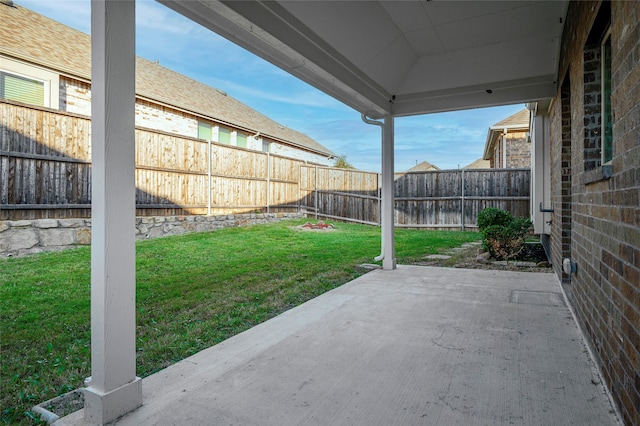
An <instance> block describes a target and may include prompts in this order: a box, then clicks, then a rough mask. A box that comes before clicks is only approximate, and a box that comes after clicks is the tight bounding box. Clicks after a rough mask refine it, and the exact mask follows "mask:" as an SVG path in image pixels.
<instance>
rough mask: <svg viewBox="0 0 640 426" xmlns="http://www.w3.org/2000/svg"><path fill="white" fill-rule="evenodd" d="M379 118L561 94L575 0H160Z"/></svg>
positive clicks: (520, 100) (319, 87) (345, 101)
mask: <svg viewBox="0 0 640 426" xmlns="http://www.w3.org/2000/svg"><path fill="white" fill-rule="evenodd" d="M159 1H160V2H161V3H163V4H166V5H167V6H169V7H171V8H172V9H174V10H176V11H178V12H179V13H182V14H183V15H185V16H186V17H188V18H190V19H192V20H194V21H196V22H199V23H200V24H202V25H204V26H205V27H207V28H209V29H211V30H213V31H215V32H217V33H219V34H220V35H222V36H224V37H226V38H228V39H230V40H231V41H233V42H235V43H237V44H239V45H240V46H242V47H244V48H246V49H248V50H249V51H251V52H253V53H254V54H256V55H258V56H261V57H262V58H264V59H266V60H268V61H270V62H272V63H274V64H275V65H277V66H279V67H281V68H283V69H284V70H286V71H288V72H289V73H291V74H293V75H295V76H297V77H299V78H301V79H302V80H304V81H306V82H308V83H310V84H311V85H313V86H315V87H317V88H318V89H320V90H322V91H324V92H326V93H328V94H329V95H331V96H333V97H335V98H337V99H338V100H340V101H342V102H344V103H346V104H347V105H349V106H351V107H353V108H355V109H356V110H358V111H360V112H362V113H366V114H368V115H370V116H372V117H380V116H382V115H384V114H388V113H390V114H394V115H415V114H422V113H428V112H438V111H447V110H455V109H464V108H475V107H483V106H492V105H500V104H507V103H524V102H529V101H535V100H538V99H542V98H548V97H552V96H554V95H555V92H556V73H557V67H558V60H559V50H560V40H561V36H562V29H563V26H564V18H565V15H566V10H567V6H568V0H555V1H522V0H502V1H451V0H432V1H427V0H414V1H377V0H376V1H373V0H371V1H367V0H356V1H344V0H337V1H318V0H295V1H259V0H247V1H238V0H199V1H186V2H183V1H179V0H159Z"/></svg>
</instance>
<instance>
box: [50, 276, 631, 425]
mask: <svg viewBox="0 0 640 426" xmlns="http://www.w3.org/2000/svg"><path fill="white" fill-rule="evenodd" d="M142 389H143V405H142V406H141V407H140V408H138V409H137V410H136V411H133V412H131V413H129V414H127V415H125V416H124V417H122V418H121V419H119V420H117V421H116V422H115V424H117V425H141V424H149V425H151V424H153V425H184V424H220V425H222V424H224V425H301V424H306V425H350V424H353V425H365V424H366V425H393V424H398V425H400V424H403V425H417V424H424V425H473V424H477V425H509V424H521V425H545V424H547V425H550V424H553V425H570V424H575V425H598V426H604V425H616V424H619V423H618V422H617V419H616V416H615V414H614V412H615V411H614V409H613V406H612V405H611V404H610V401H609V399H608V397H607V393H606V391H605V388H604V385H603V384H601V382H600V378H599V376H598V374H597V371H596V370H595V369H594V366H593V364H592V361H591V358H590V357H589V354H588V352H587V349H586V345H585V343H584V341H583V339H582V337H581V334H580V332H579V331H578V329H577V327H576V325H575V322H574V320H573V318H572V314H571V312H570V310H569V309H568V308H567V306H566V304H565V301H564V298H563V295H562V293H561V289H560V285H559V283H558V280H557V278H556V277H555V275H554V274H547V273H524V272H505V271H491V270H465V269H454V268H433V267H419V266H399V267H398V268H397V269H395V270H376V271H372V272H370V273H368V274H366V275H363V276H361V277H360V278H358V279H356V280H354V281H352V282H350V283H348V284H346V285H344V286H342V287H340V288H338V289H335V290H333V291H331V292H329V293H326V294H324V295H322V296H320V297H318V298H316V299H313V300H311V301H309V302H307V303H305V304H303V305H301V306H299V307H297V308H294V309H292V310H290V311H288V312H285V313H284V314H282V315H280V316H278V317H276V318H274V319H272V320H270V321H267V322H265V323H263V324H261V325H259V326H257V327H254V328H252V329H250V330H248V331H246V332H244V333H242V334H240V335H237V336H235V337H233V338H231V339H229V340H227V341H225V342H223V343H221V344H219V345H216V346H214V347H212V348H209V349H207V350H204V351H202V352H200V353H198V354H196V355H194V356H192V357H190V358H187V359H185V360H183V361H181V362H179V363H177V364H175V365H173V366H171V367H169V368H167V369H165V370H163V371H160V372H158V373H156V374H154V375H152V376H149V377H147V378H145V379H143V380H142ZM55 424H56V425H58V426H62V425H79V424H84V414H83V412H82V411H79V412H76V413H74V414H72V415H70V416H68V417H66V418H63V419H60V420H58V421H57V422H56V423H55Z"/></svg>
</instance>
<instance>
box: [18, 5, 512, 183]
mask: <svg viewBox="0 0 640 426" xmlns="http://www.w3.org/2000/svg"><path fill="white" fill-rule="evenodd" d="M14 2H15V3H16V4H18V5H20V6H24V7H26V8H29V9H31V10H34V11H35V12H38V13H40V14H42V15H45V16H47V17H49V18H52V19H55V20H56V21H59V22H62V23H63V24H66V25H68V26H70V27H72V28H75V29H77V30H80V31H82V32H85V33H87V34H89V33H90V31H91V19H90V15H91V6H90V1H89V0H54V1H52V0H14ZM136 53H137V55H138V56H141V57H143V58H146V59H148V60H151V61H155V60H158V61H159V62H160V64H161V65H163V66H165V67H167V68H170V69H172V70H174V71H177V72H179V73H181V74H184V75H187V76H189V77H191V78H193V79H194V80H198V81H201V82H203V83H205V84H208V85H210V86H212V87H216V88H219V89H221V90H224V91H225V92H227V93H228V94H229V95H230V96H233V97H234V98H236V99H238V100H240V101H241V102H243V103H245V104H247V105H249V106H250V107H252V108H253V109H255V110H257V111H259V112H261V113H262V114H264V115H266V116H268V117H270V118H271V119H273V120H275V121H277V122H278V123H280V124H283V125H286V126H289V127H291V128H293V129H295V130H298V131H300V132H303V133H306V134H307V135H309V136H310V137H312V138H313V139H315V140H316V141H318V142H319V143H321V144H322V145H324V146H326V147H327V148H329V149H330V150H332V151H333V152H335V153H336V154H338V155H346V157H347V161H349V162H350V163H351V164H353V165H354V166H355V167H356V168H358V169H362V170H367V171H374V172H379V171H380V129H379V128H378V127H377V126H371V125H367V124H365V123H363V122H362V120H361V119H360V114H359V113H358V112H356V111H355V110H353V109H351V108H350V107H347V106H345V105H343V104H342V103H340V102H338V101H337V100H335V99H333V98H331V97H330V96H328V95H326V94H324V93H322V92H320V91H318V90H316V89H315V88H313V87H311V86H309V85H308V84H306V83H304V82H302V81H300V80H298V79H297V78H295V77H293V76H291V75H289V74H287V73H286V72H285V71H282V70H281V69H279V68H277V67H275V66H273V65H271V64H270V63H268V62H266V61H264V60H263V59H261V58H259V57H257V56H255V55H253V54H251V53H249V52H247V51H246V50H244V49H242V48H240V47H238V46H236V45H235V44H233V43H231V42H229V41H227V40H226V39H224V38H222V37H220V36H218V35H217V34H215V33H213V32H211V31H209V30H207V29H205V28H203V27H201V26H200V25H198V24H196V23H193V22H191V21H189V20H188V19H186V18H184V17H182V16H181V15H179V14H177V13H175V12H173V11H172V10H170V9H168V8H167V7H165V6H163V5H161V4H159V3H157V2H155V1H153V0H136ZM522 108H524V105H522V104H518V105H509V106H503V107H496V108H483V109H476V110H467V111H458V112H449V113H440V114H430V115H422V116H414V117H401V118H397V119H396V129H395V147H396V151H395V169H396V171H404V170H407V169H409V168H411V167H413V166H414V165H416V163H419V162H422V161H428V162H430V163H432V164H435V165H436V166H438V167H440V168H441V169H455V168H458V167H464V166H466V165H467V164H469V163H471V162H473V161H475V160H477V159H478V158H480V157H482V154H483V151H484V144H485V141H486V137H487V130H488V128H489V126H491V125H492V124H494V123H496V122H498V121H500V120H502V119H503V118H506V117H508V116H510V115H512V114H514V113H516V112H518V111H519V110H521V109H522Z"/></svg>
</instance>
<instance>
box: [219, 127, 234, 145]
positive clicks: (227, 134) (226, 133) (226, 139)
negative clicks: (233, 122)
mask: <svg viewBox="0 0 640 426" xmlns="http://www.w3.org/2000/svg"><path fill="white" fill-rule="evenodd" d="M218 142H220V143H226V144H230V143H231V130H229V129H225V128H224V127H220V128H218Z"/></svg>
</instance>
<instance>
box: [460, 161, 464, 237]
mask: <svg viewBox="0 0 640 426" xmlns="http://www.w3.org/2000/svg"><path fill="white" fill-rule="evenodd" d="M461 180H462V197H461V199H460V223H461V224H462V230H463V231H464V169H462V173H461Z"/></svg>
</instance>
